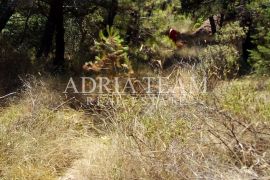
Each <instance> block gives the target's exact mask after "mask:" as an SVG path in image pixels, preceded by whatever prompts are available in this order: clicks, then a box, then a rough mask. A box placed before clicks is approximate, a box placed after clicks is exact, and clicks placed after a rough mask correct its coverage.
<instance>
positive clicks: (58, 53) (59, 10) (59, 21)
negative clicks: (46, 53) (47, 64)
mask: <svg viewBox="0 0 270 180" xmlns="http://www.w3.org/2000/svg"><path fill="white" fill-rule="evenodd" d="M55 9H56V17H55V21H56V37H55V44H56V45H55V47H56V50H55V59H54V65H56V66H58V67H60V66H63V64H64V60H65V59H64V56H65V39H64V34H65V29H64V15H63V0H57V3H56V8H55Z"/></svg>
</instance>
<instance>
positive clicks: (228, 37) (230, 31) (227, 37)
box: [216, 21, 246, 44]
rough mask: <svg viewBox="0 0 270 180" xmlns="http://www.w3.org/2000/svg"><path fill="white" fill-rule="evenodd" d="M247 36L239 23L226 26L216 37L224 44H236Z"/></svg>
mask: <svg viewBox="0 0 270 180" xmlns="http://www.w3.org/2000/svg"><path fill="white" fill-rule="evenodd" d="M245 36H246V29H245V28H243V27H241V26H240V22H239V21H235V22H231V23H228V24H226V26H224V27H223V28H221V30H220V31H219V33H218V34H217V35H216V40H217V41H218V42H220V43H222V44H227V43H232V44H236V43H237V42H239V41H241V40H242V39H243V38H244V37H245Z"/></svg>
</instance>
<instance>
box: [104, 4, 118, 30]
mask: <svg viewBox="0 0 270 180" xmlns="http://www.w3.org/2000/svg"><path fill="white" fill-rule="evenodd" d="M117 10H118V0H112V2H111V6H110V9H109V11H108V17H107V20H106V23H105V24H106V26H110V27H111V26H112V25H113V22H114V18H115V16H116V14H117Z"/></svg>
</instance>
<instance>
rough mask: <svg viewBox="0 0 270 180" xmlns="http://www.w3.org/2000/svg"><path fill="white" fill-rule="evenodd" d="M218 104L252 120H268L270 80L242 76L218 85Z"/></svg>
mask: <svg viewBox="0 0 270 180" xmlns="http://www.w3.org/2000/svg"><path fill="white" fill-rule="evenodd" d="M218 90H220V92H219V93H220V95H219V96H220V105H221V106H222V107H223V108H225V109H227V110H230V111H231V112H233V113H236V114H240V115H242V116H244V117H246V118H249V119H251V120H253V121H259V120H261V121H267V122H270V102H269V100H268V97H269V92H270V81H269V79H266V78H261V79H258V78H257V79H255V78H244V79H241V80H235V81H233V82H232V83H230V84H229V86H228V85H223V86H222V87H220V89H218Z"/></svg>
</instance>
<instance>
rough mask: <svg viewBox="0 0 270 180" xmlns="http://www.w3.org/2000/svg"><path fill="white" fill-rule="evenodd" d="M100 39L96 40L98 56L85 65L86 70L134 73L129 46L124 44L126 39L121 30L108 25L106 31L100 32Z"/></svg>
mask: <svg viewBox="0 0 270 180" xmlns="http://www.w3.org/2000/svg"><path fill="white" fill-rule="evenodd" d="M99 38H100V41H99V42H97V41H95V46H94V48H95V51H97V53H98V56H96V57H95V61H94V62H88V63H86V64H85V65H84V69H85V70H86V71H94V72H100V71H101V70H108V71H111V72H128V73H132V67H131V63H130V61H129V58H128V53H127V52H128V46H125V45H123V42H124V40H123V39H122V38H121V37H120V35H119V32H118V31H117V30H116V29H115V28H113V27H107V29H106V33H104V32H102V31H100V32H99Z"/></svg>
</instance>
